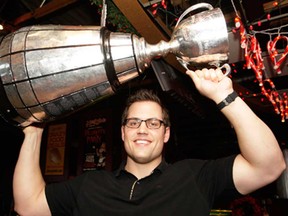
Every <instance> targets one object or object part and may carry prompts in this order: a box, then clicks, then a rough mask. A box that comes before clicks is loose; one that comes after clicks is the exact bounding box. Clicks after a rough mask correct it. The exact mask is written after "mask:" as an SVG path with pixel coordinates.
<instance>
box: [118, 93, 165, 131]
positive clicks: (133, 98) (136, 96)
mask: <svg viewBox="0 0 288 216" xmlns="http://www.w3.org/2000/svg"><path fill="white" fill-rule="evenodd" d="M141 101H152V102H155V103H157V104H159V106H160V107H161V109H162V115H163V122H164V125H165V126H166V127H170V117H169V112H168V109H167V108H166V107H165V105H164V104H163V102H162V101H161V99H160V97H159V96H158V95H157V93H156V92H154V91H153V90H151V89H140V90H137V91H136V92H134V93H133V94H131V95H130V96H129V97H128V99H127V101H126V106H125V108H124V111H123V114H122V118H121V122H122V125H124V123H125V120H126V118H127V116H128V110H129V108H130V106H131V105H132V104H133V103H135V102H141Z"/></svg>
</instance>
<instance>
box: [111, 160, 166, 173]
mask: <svg viewBox="0 0 288 216" xmlns="http://www.w3.org/2000/svg"><path fill="white" fill-rule="evenodd" d="M125 165H126V161H123V162H122V163H121V164H120V166H119V168H118V169H117V170H115V172H114V175H115V177H119V176H120V175H121V173H127V171H126V170H125ZM168 166H169V164H168V163H167V162H166V161H165V160H164V159H163V160H162V161H161V163H160V164H159V165H158V166H157V167H156V168H155V169H154V170H153V172H152V173H154V172H155V171H159V172H161V173H163V172H164V170H165V169H166V168H167V167H168Z"/></svg>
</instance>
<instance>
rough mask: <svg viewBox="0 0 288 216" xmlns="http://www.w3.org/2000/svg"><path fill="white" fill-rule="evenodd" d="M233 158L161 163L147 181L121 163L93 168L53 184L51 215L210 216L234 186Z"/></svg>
mask: <svg viewBox="0 0 288 216" xmlns="http://www.w3.org/2000/svg"><path fill="white" fill-rule="evenodd" d="M234 159H235V156H230V157H227V158H222V159H217V160H209V161H205V160H195V159H187V160H182V161H179V162H176V163H175V164H173V165H170V164H167V163H166V162H165V161H163V162H162V163H161V164H160V165H159V166H158V167H157V168H156V169H155V170H154V171H153V172H152V173H151V175H149V176H147V177H145V178H143V179H137V178H136V177H135V176H134V175H132V174H131V173H128V172H126V171H125V170H124V164H123V165H122V166H121V167H120V168H119V169H118V170H117V171H115V172H108V171H105V170H99V171H90V172H86V173H84V174H82V175H80V176H78V177H76V178H74V179H72V180H69V181H66V182H60V183H55V184H49V185H47V186H46V197H47V201H48V204H49V207H50V209H51V212H52V214H53V215H75V216H76V215H77V216H78V215H82V216H91V215H97V216H104V215H105V216H114V215H117V216H118V215H119V216H120V215H121V216H132V215H133V216H135V215H137V216H162V215H165V216H167V215H173V216H174V215H181V216H186V215H195V216H208V215H209V212H210V209H211V207H212V205H213V202H214V200H215V198H216V197H217V196H218V195H220V194H221V193H222V192H223V191H224V190H225V189H229V190H231V189H235V187H234V184H233V180H232V167H233V162H234Z"/></svg>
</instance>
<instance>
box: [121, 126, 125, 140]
mask: <svg viewBox="0 0 288 216" xmlns="http://www.w3.org/2000/svg"><path fill="white" fill-rule="evenodd" d="M124 133H125V132H124V126H121V138H122V141H124Z"/></svg>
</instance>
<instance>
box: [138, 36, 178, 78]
mask: <svg viewBox="0 0 288 216" xmlns="http://www.w3.org/2000/svg"><path fill="white" fill-rule="evenodd" d="M133 45H134V53H135V57H136V62H137V65H138V70H139V72H140V73H142V72H143V71H144V70H145V69H146V68H148V67H149V66H150V63H151V61H152V59H153V58H160V57H165V56H166V55H167V54H168V53H170V52H174V50H176V49H177V47H179V45H178V43H177V41H173V42H172V41H171V42H166V41H163V40H161V41H160V42H159V43H157V44H149V43H147V42H146V41H145V39H144V38H143V37H141V38H138V37H137V36H134V37H133Z"/></svg>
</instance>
